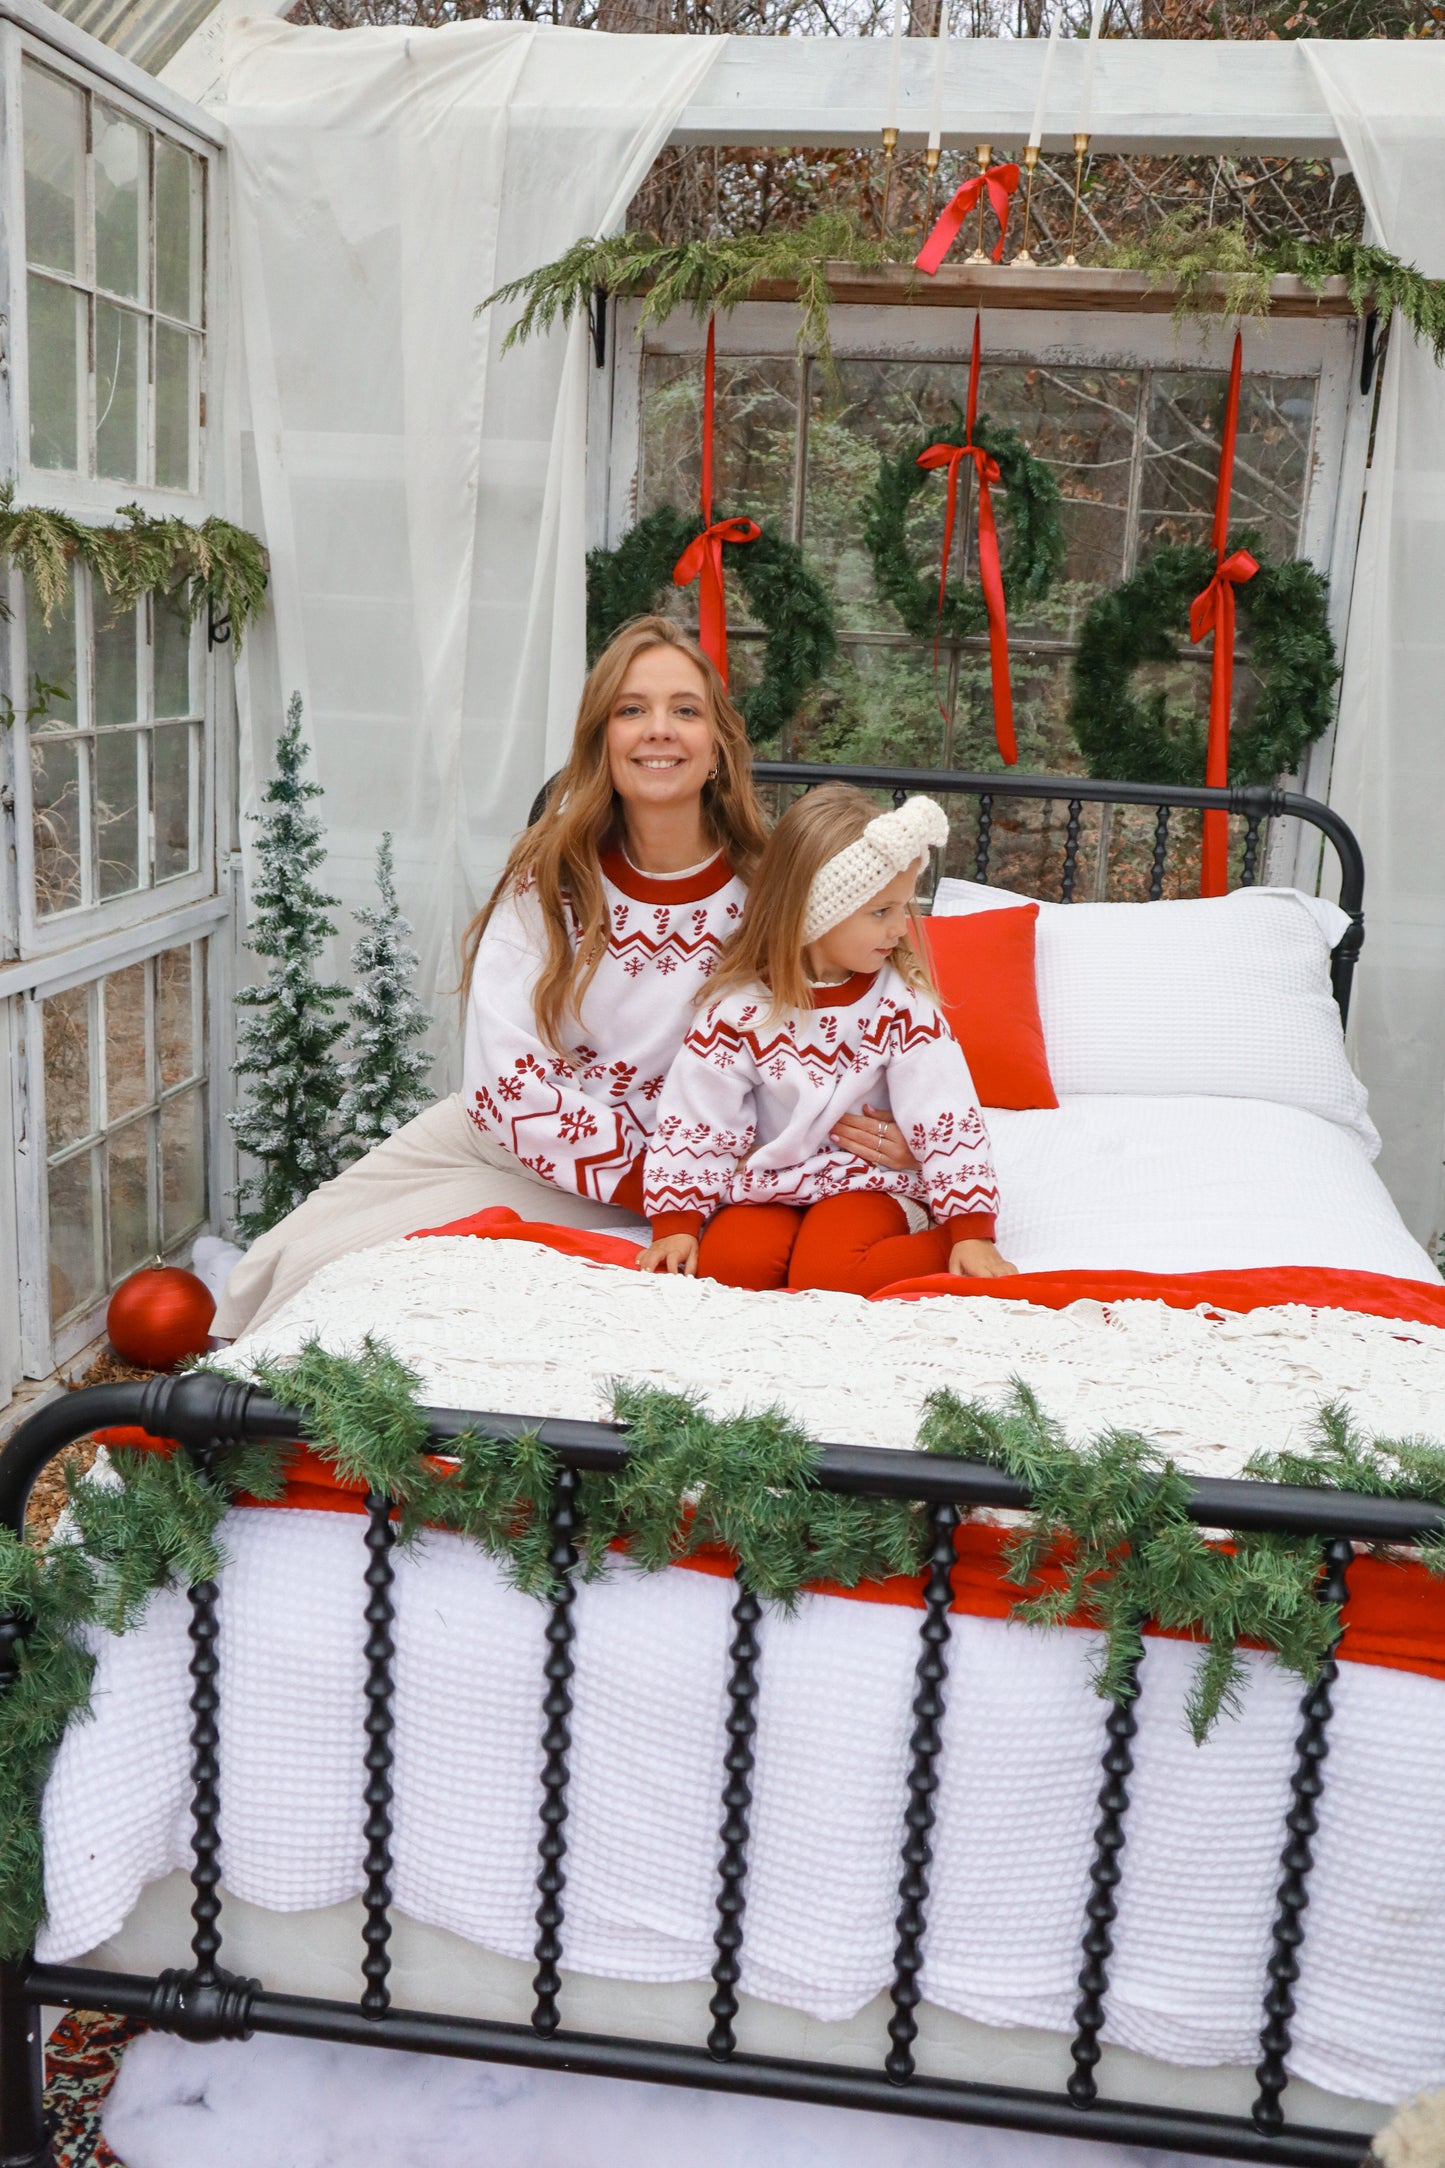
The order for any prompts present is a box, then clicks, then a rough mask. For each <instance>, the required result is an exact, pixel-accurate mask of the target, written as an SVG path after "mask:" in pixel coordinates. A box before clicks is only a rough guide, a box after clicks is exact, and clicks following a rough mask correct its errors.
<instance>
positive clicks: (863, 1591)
mask: <svg viewBox="0 0 1445 2168" xmlns="http://www.w3.org/2000/svg"><path fill="white" fill-rule="evenodd" d="M425 1235H476V1236H478V1237H481V1238H483V1239H485V1240H489V1241H499V1242H535V1243H541V1244H542V1245H544V1246H545V1247H546V1248H548V1249H553V1250H558V1251H560V1252H561V1253H562V1255H564V1256H567V1257H577V1258H582V1259H584V1260H586V1261H587V1262H589V1263H592V1264H602V1265H623V1266H632V1265H635V1263H636V1260H637V1253H638V1247H639V1245H638V1244H637V1243H635V1242H626V1241H623V1240H621V1239H620V1238H618V1237H616V1236H613V1235H601V1234H591V1233H586V1232H584V1231H583V1230H581V1229H579V1228H573V1227H551V1226H544V1225H541V1224H539V1223H536V1222H532V1221H524V1220H522V1219H521V1218H520V1217H519V1216H518V1215H517V1213H515V1212H512V1211H510V1210H508V1209H506V1208H505V1207H494V1208H493V1209H491V1210H489V1211H486V1212H478V1213H474V1214H473V1215H472V1216H471V1218H469V1219H463V1220H456V1221H454V1222H453V1223H452V1224H451V1225H449V1226H446V1227H426V1228H422V1229H420V1230H419V1232H418V1234H417V1235H416V1236H414V1237H413V1238H412V1239H413V1240H419V1239H421V1237H422V1236H425ZM935 1295H956V1296H974V1297H982V1298H984V1299H988V1298H989V1297H999V1296H1003V1297H1007V1298H1008V1299H1009V1300H1011V1301H1015V1302H1018V1301H1023V1302H1033V1303H1038V1304H1039V1305H1040V1306H1041V1307H1043V1308H1045V1309H1050V1310H1061V1309H1063V1308H1065V1307H1066V1306H1067V1305H1068V1304H1069V1303H1071V1302H1078V1301H1080V1300H1083V1299H1085V1298H1091V1299H1093V1300H1094V1301H1099V1302H1109V1301H1114V1302H1121V1301H1128V1300H1130V1299H1133V1300H1142V1301H1155V1302H1165V1303H1168V1304H1169V1306H1170V1307H1171V1308H1172V1309H1177V1310H1192V1309H1195V1308H1197V1307H1198V1306H1199V1305H1200V1304H1207V1305H1208V1306H1209V1307H1210V1308H1211V1309H1213V1310H1217V1311H1219V1312H1221V1313H1223V1312H1226V1311H1233V1312H1239V1313H1242V1312H1246V1311H1249V1310H1259V1309H1264V1308H1267V1307H1270V1306H1271V1305H1276V1304H1281V1303H1300V1304H1304V1305H1307V1306H1308V1307H1311V1308H1315V1309H1333V1310H1358V1311H1363V1312H1365V1313H1366V1314H1368V1315H1369V1316H1372V1317H1390V1318H1398V1319H1400V1320H1401V1322H1402V1323H1403V1324H1404V1325H1406V1326H1408V1325H1410V1324H1421V1325H1442V1326H1445V1286H1431V1285H1429V1284H1428V1283H1426V1282H1424V1281H1420V1280H1397V1279H1390V1278H1387V1277H1386V1276H1385V1275H1384V1274H1382V1273H1374V1272H1342V1271H1336V1270H1332V1269H1327V1268H1315V1267H1310V1266H1302V1265H1299V1266H1296V1265H1282V1266H1278V1267H1276V1268H1273V1269H1268V1270H1257V1271H1245V1272H1185V1273H1170V1274H1164V1273H1153V1272H1033V1273H1020V1274H1017V1275H1016V1276H1014V1277H1012V1278H1009V1279H1004V1280H964V1279H956V1278H954V1277H952V1276H951V1275H949V1274H939V1275H937V1276H936V1277H933V1278H929V1279H922V1280H904V1281H900V1282H899V1283H898V1284H897V1285H896V1286H894V1287H888V1288H885V1289H883V1290H882V1292H881V1293H880V1294H877V1295H874V1296H873V1297H872V1298H871V1299H872V1300H873V1301H874V1302H890V1301H897V1302H917V1301H920V1300H922V1299H924V1298H925V1297H927V1296H935ZM96 1435H97V1437H99V1439H100V1440H101V1442H102V1444H106V1445H128V1446H139V1447H150V1448H158V1449H161V1450H166V1451H170V1450H173V1447H172V1444H171V1441H169V1440H165V1439H157V1438H152V1437H150V1436H149V1435H148V1434H147V1433H146V1432H145V1431H142V1430H130V1429H116V1430H108V1431H106V1430H103V1431H98V1432H97V1433H96ZM243 1503H250V1504H258V1503H260V1501H257V1500H249V1501H243ZM281 1503H282V1505H283V1506H287V1507H301V1508H307V1509H310V1510H313V1511H318V1512H332V1513H336V1512H341V1513H359V1512H361V1511H362V1510H363V1507H362V1500H361V1491H360V1487H359V1486H356V1487H351V1488H349V1487H348V1486H346V1485H345V1484H343V1483H342V1482H341V1481H340V1479H339V1478H338V1477H337V1476H336V1475H335V1473H334V1471H333V1470H332V1469H331V1468H330V1466H329V1465H328V1464H327V1463H326V1462H325V1461H323V1460H321V1459H320V1458H318V1456H317V1455H315V1454H314V1453H311V1452H308V1451H306V1450H305V1449H304V1448H303V1449H299V1450H298V1454H297V1460H296V1464H295V1468H294V1472H293V1475H292V1478H291V1480H290V1481H289V1482H288V1484H287V1488H286V1495H285V1498H284V1499H283V1500H282V1501H281ZM1007 1542H1008V1532H1007V1531H1006V1530H1004V1529H1000V1528H995V1527H992V1526H988V1525H984V1524H978V1523H973V1522H965V1524H964V1525H963V1526H962V1527H961V1528H960V1529H959V1531H958V1536H957V1551H958V1565H957V1567H956V1568H955V1571H954V1577H953V1587H954V1600H953V1608H954V1610H955V1611H964V1612H970V1613H972V1614H973V1615H974V1616H975V1617H979V1618H1007V1617H1008V1616H1009V1615H1010V1613H1011V1611H1012V1608H1013V1605H1014V1603H1015V1602H1016V1600H1017V1597H1018V1593H1019V1592H1018V1590H1017V1589H1016V1588H1014V1587H1013V1586H1012V1584H1011V1583H1009V1582H1008V1581H1006V1580H1005V1578H1004V1566H1005V1558H1004V1551H1005V1547H1006V1545H1007ZM687 1564H688V1566H689V1567H690V1568H691V1569H692V1570H694V1571H696V1572H699V1573H716V1574H731V1572H732V1570H733V1561H732V1560H731V1558H729V1557H728V1556H726V1555H725V1554H724V1553H722V1552H712V1553H705V1554H702V1555H700V1556H698V1557H696V1558H693V1559H690V1560H688V1561H687ZM1042 1579H1043V1580H1044V1581H1045V1582H1048V1581H1050V1580H1051V1579H1052V1580H1053V1581H1054V1582H1055V1583H1057V1580H1058V1579H1059V1569H1057V1568H1054V1569H1049V1568H1045V1569H1044V1572H1043V1575H1042ZM819 1587H820V1592H821V1593H824V1594H829V1595H846V1596H849V1597H851V1598H852V1599H853V1600H854V1601H856V1602H860V1603H894V1604H905V1605H908V1606H910V1607H912V1608H915V1609H921V1608H922V1603H923V1596H922V1590H921V1587H920V1584H919V1582H918V1581H917V1579H894V1580H887V1581H871V1582H867V1583H865V1584H864V1585H863V1586H861V1587H859V1588H853V1589H839V1588H835V1587H833V1586H831V1585H830V1584H827V1583H820V1584H819ZM1080 1623H1083V1622H1080ZM1149 1631H1151V1632H1158V1631H1161V1629H1159V1628H1156V1627H1150V1629H1149ZM1171 1638H1176V1639H1179V1638H1188V1637H1187V1636H1178V1635H1175V1636H1171ZM1340 1654H1341V1656H1343V1657H1344V1658H1346V1659H1348V1660H1349V1661H1351V1662H1354V1663H1362V1664H1382V1665H1385V1666H1386V1667H1387V1668H1390V1669H1393V1670H1397V1671H1418V1672H1422V1673H1424V1674H1425V1675H1426V1676H1427V1677H1430V1678H1436V1679H1445V1581H1441V1580H1437V1579H1436V1578H1434V1577H1433V1576H1432V1575H1430V1574H1429V1573H1427V1572H1426V1570H1425V1568H1424V1567H1423V1566H1420V1565H1417V1564H1415V1563H1413V1562H1410V1561H1395V1560H1389V1561H1386V1560H1381V1559H1376V1558H1371V1557H1368V1556H1362V1557H1358V1558H1356V1560H1355V1562H1354V1564H1353V1566H1352V1567H1351V1569H1350V1600H1349V1602H1348V1603H1347V1604H1346V1606H1345V1614H1344V1639H1343V1641H1342V1642H1341V1645H1340Z"/></svg>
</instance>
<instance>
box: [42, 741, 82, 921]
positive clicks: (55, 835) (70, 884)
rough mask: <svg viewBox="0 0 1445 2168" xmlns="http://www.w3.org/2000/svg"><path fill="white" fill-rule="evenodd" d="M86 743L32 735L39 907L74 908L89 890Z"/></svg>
mask: <svg viewBox="0 0 1445 2168" xmlns="http://www.w3.org/2000/svg"><path fill="white" fill-rule="evenodd" d="M80 759H81V754H80V745H79V743H78V741H77V740H76V739H74V738H49V737H44V736H38V737H33V738H32V739H31V740H30V809H31V813H30V817H31V836H32V839H33V848H34V854H35V910H36V914H37V916H38V917H41V918H47V917H49V915H50V914H51V912H53V911H69V910H72V909H73V908H74V906H75V905H76V904H78V903H79V902H80V901H81V899H82V896H83V894H84V889H83V885H82V873H81V847H82V846H81V836H82V832H83V831H82V827H81V817H80Z"/></svg>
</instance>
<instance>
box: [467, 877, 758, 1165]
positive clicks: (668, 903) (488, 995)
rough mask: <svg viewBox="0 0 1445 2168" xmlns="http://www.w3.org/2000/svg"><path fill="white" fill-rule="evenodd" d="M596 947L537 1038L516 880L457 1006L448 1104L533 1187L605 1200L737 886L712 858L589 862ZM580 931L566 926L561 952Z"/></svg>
mask: <svg viewBox="0 0 1445 2168" xmlns="http://www.w3.org/2000/svg"><path fill="white" fill-rule="evenodd" d="M601 863H602V885H603V892H604V895H605V898H606V904H607V947H606V951H605V953H604V955H603V957H602V960H601V962H600V963H599V964H598V966H597V971H596V974H595V976H594V977H593V980H592V984H591V985H590V987H589V988H588V989H587V995H586V998H585V1000H584V1002H583V1004H582V1014H581V1016H580V1017H578V1018H576V1019H574V1020H573V1021H572V1023H571V1025H570V1026H569V1031H568V1040H567V1045H568V1057H567V1058H564V1057H563V1056H562V1055H558V1054H554V1053H553V1052H552V1050H551V1048H550V1047H547V1046H544V1045H543V1043H542V1040H541V1038H540V1037H539V1035H538V1031H537V1020H536V1017H535V1015H534V1013H533V1007H532V994H533V989H534V988H535V986H536V983H537V979H538V976H539V974H540V972H541V967H542V960H543V958H544V957H545V955H546V949H547V942H546V935H545V933H544V931H543V926H542V915H541V911H540V910H539V908H538V905H537V901H536V896H535V893H534V892H533V891H532V889H531V887H530V885H528V886H526V887H524V888H523V889H522V890H520V891H519V892H518V893H517V894H515V895H512V896H508V897H505V898H504V899H503V901H502V902H501V903H500V904H499V905H498V906H497V909H496V910H495V912H494V913H493V914H492V920H491V924H490V925H489V926H488V927H487V930H486V932H485V933H484V934H483V936H482V940H481V946H480V947H479V949H478V950H477V960H476V966H475V969H474V970H473V973H472V986H471V993H470V995H469V997H468V1002H467V1029H466V1051H465V1055H464V1059H463V1069H462V1103H463V1105H464V1106H465V1107H466V1110H467V1113H468V1115H469V1116H470V1118H471V1120H472V1121H474V1122H475V1123H476V1125H477V1127H478V1129H480V1130H481V1132H482V1134H483V1135H484V1136H488V1137H491V1138H493V1139H494V1140H495V1141H496V1142H497V1143H498V1144H501V1145H504V1146H505V1147H506V1149H507V1150H508V1151H509V1152H512V1153H514V1154H515V1155H516V1157H517V1158H518V1159H519V1160H520V1161H521V1162H522V1165H523V1166H524V1167H530V1168H531V1170H532V1172H533V1173H534V1174H539V1175H541V1177H542V1178H543V1180H544V1181H547V1182H555V1183H556V1184H557V1186H558V1188H559V1189H575V1190H576V1191H578V1193H579V1194H580V1195H582V1196H584V1197H597V1198H600V1199H601V1200H602V1201H603V1202H604V1203H607V1202H610V1201H611V1199H612V1198H613V1196H614V1195H615V1193H616V1191H617V1188H618V1185H619V1184H620V1183H621V1182H622V1181H623V1179H624V1178H625V1176H626V1175H627V1174H628V1173H629V1172H630V1170H631V1169H632V1168H633V1167H635V1166H636V1165H637V1163H638V1161H639V1160H640V1158H641V1155H642V1151H643V1147H644V1146H645V1145H646V1142H647V1139H648V1137H649V1136H650V1135H651V1133H652V1127H653V1123H654V1121H655V1120H656V1117H657V1107H658V1103H659V1101H660V1099H661V1096H662V1090H663V1081H664V1079H665V1077H666V1075H667V1071H668V1068H669V1067H670V1065H671V1063H672V1060H673V1057H674V1056H675V1055H676V1053H677V1050H678V1048H679V1047H680V1046H681V1044H682V1041H683V1037H684V1035H685V1033H686V1032H687V1029H688V1026H689V1025H690V1023H691V1022H692V1020H693V1015H694V1011H693V1006H692V1004H693V997H694V995H695V994H696V993H697V991H698V988H699V987H700V986H702V985H703V984H704V983H705V982H706V981H707V979H709V978H710V977H711V976H712V973H713V971H714V970H715V969H716V967H717V959H718V952H719V950H720V949H721V947H722V944H723V942H724V941H725V940H726V939H727V937H728V935H729V934H730V933H731V932H732V931H733V930H734V928H735V927H736V925H737V923H738V920H739V919H740V918H741V917H742V910H743V904H744V902H745V901H746V897H747V891H746V889H745V888H744V887H743V884H742V882H741V881H740V880H738V879H737V877H736V876H735V875H734V873H733V871H732V869H731V867H730V866H729V864H728V861H727V858H726V856H725V855H724V854H723V853H721V852H720V853H719V854H718V855H717V856H716V857H715V858H712V859H710V860H709V861H708V863H707V864H706V865H705V866H702V867H699V868H696V869H695V870H694V871H692V872H691V873H683V874H678V875H675V876H673V877H671V878H664V877H660V876H656V875H652V874H643V873H639V872H638V871H637V869H636V868H635V867H634V866H632V865H630V864H629V862H628V861H627V859H626V858H624V856H623V855H622V853H621V852H620V851H609V852H606V853H605V854H604V856H603V858H602V862H601ZM579 932H580V928H579V927H578V926H577V924H576V922H575V920H574V921H573V924H572V943H573V947H574V949H575V947H576V944H577V940H578V937H579Z"/></svg>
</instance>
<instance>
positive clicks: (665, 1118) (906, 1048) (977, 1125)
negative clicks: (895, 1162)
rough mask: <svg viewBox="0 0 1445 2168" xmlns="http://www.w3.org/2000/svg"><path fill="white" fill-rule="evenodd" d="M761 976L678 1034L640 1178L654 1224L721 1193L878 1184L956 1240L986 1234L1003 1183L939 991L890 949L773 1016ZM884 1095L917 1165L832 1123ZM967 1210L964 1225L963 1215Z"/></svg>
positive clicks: (775, 1193)
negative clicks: (899, 1165)
mask: <svg viewBox="0 0 1445 2168" xmlns="http://www.w3.org/2000/svg"><path fill="white" fill-rule="evenodd" d="M767 1007H768V1002H767V995H766V993H765V992H764V991H763V990H762V989H760V988H743V989H740V990H738V991H737V992H735V993H730V994H727V995H725V996H724V997H723V999H722V1000H721V1001H719V1002H717V1003H716V1004H715V1005H714V1006H713V1007H712V1008H710V1009H708V1010H707V1011H706V1013H705V1014H704V1015H703V1016H701V1017H700V1018H699V1019H698V1021H697V1022H696V1023H695V1024H694V1026H693V1028H692V1030H691V1031H690V1032H689V1033H688V1035H687V1038H686V1040H685V1041H684V1043H683V1048H682V1052H681V1053H680V1054H679V1055H678V1057H677V1060H676V1061H675V1062H674V1063H673V1065H672V1068H671V1070H670V1071H669V1073H668V1078H667V1083H666V1085H665V1087H664V1089H663V1094H662V1103H661V1106H660V1107H659V1109H658V1115H657V1126H656V1129H655V1130H654V1132H653V1137H652V1142H651V1144H650V1145H649V1146H648V1150H647V1159H646V1163H645V1168H644V1176H643V1189H644V1196H645V1202H646V1209H647V1216H648V1218H649V1219H650V1220H651V1221H652V1222H653V1231H654V1233H656V1231H657V1226H658V1223H659V1222H661V1221H666V1222H668V1228H667V1231H669V1232H676V1231H681V1230H682V1223H683V1222H690V1223H691V1226H692V1227H693V1228H694V1229H695V1228H696V1227H697V1226H699V1225H701V1223H702V1221H703V1220H705V1219H706V1218H707V1217H708V1216H709V1215H710V1214H711V1213H713V1212H715V1211H717V1210H718V1208H719V1207H720V1206H722V1205H725V1204H762V1203H776V1204H795V1205H808V1204H817V1203H818V1202H819V1201H820V1200H821V1199H822V1198H824V1197H832V1196H835V1195H837V1193H838V1192H839V1191H841V1190H881V1191H883V1192H885V1193H886V1194H888V1195H891V1196H896V1197H910V1198H912V1199H914V1201H915V1202H917V1203H919V1204H922V1205H925V1206H926V1207H927V1209H928V1211H929V1213H930V1215H931V1216H932V1218H933V1219H934V1220H935V1221H936V1222H937V1223H938V1224H939V1225H940V1226H949V1227H950V1229H951V1231H952V1232H953V1235H954V1239H955V1241H958V1240H962V1239H964V1237H965V1236H975V1237H979V1236H981V1237H986V1238H991V1237H992V1234H993V1219H994V1215H995V1214H996V1213H997V1211H998V1187H997V1184H996V1182H995V1180H994V1171H993V1159H992V1154H991V1151H990V1147H989V1140H988V1131H987V1129H986V1127H985V1125H984V1119H983V1115H982V1113H981V1112H980V1110H979V1105H978V1096H977V1094H976V1092H975V1091H974V1088H973V1079H972V1077H971V1076H970V1075H969V1073H968V1064H967V1062H966V1061H965V1060H964V1057H963V1050H962V1048H961V1047H960V1046H959V1044H958V1041H957V1040H956V1039H955V1038H954V1036H953V1034H952V1032H951V1031H950V1030H949V1028H948V1023H947V1020H946V1019H945V1017H944V1015H943V1013H942V1011H941V1010H940V1009H939V1007H938V1005H937V1003H936V1002H934V1001H933V1000H931V999H930V998H929V996H928V995H927V994H924V993H920V992H919V991H917V990H916V989H915V988H914V987H911V986H910V985H909V984H908V983H907V981H906V980H905V979H904V978H903V977H902V976H901V974H900V973H899V972H897V971H896V970H895V969H894V968H893V966H892V965H891V964H889V965H886V966H885V967H884V969H883V970H882V971H879V972H877V973H873V974H870V973H859V974H858V975H857V976H856V977H854V978H851V979H849V980H847V981H846V982H845V983H844V984H843V985H842V986H836V987H827V988H820V989H819V990H818V991H817V992H816V993H815V995H814V1005H813V1007H812V1008H811V1009H809V1010H802V1011H799V1010H795V1011H793V1012H792V1013H791V1014H790V1015H788V1016H785V1017H782V1018H776V1019H773V1020H768V1018H767ZM865 1104H867V1105H870V1106H881V1107H888V1108H889V1109H890V1110H891V1112H892V1115H893V1118H894V1120H895V1121H896V1122H897V1123H898V1124H899V1126H900V1128H901V1129H902V1131H903V1134H904V1136H905V1137H906V1138H907V1140H908V1145H909V1149H910V1150H911V1151H912V1153H913V1156H914V1158H915V1159H916V1160H917V1161H918V1165H917V1167H911V1168H904V1169H901V1170H895V1169H892V1168H887V1167H870V1166H869V1165H868V1164H867V1162H866V1161H865V1160H862V1159H860V1158H858V1157H857V1155H856V1154H855V1153H852V1152H843V1151H839V1150H838V1148H837V1147H836V1146H835V1145H834V1144H833V1143H832V1142H831V1141H830V1138H831V1132H832V1130H833V1129H834V1128H835V1127H836V1125H837V1123H838V1122H839V1121H840V1120H841V1119H842V1117H843V1116H844V1115H845V1114H857V1113H859V1112H861V1110H862V1108H863V1107H864V1105H865ZM964 1222H966V1223H967V1224H966V1225H964V1224H962V1223H964Z"/></svg>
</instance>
